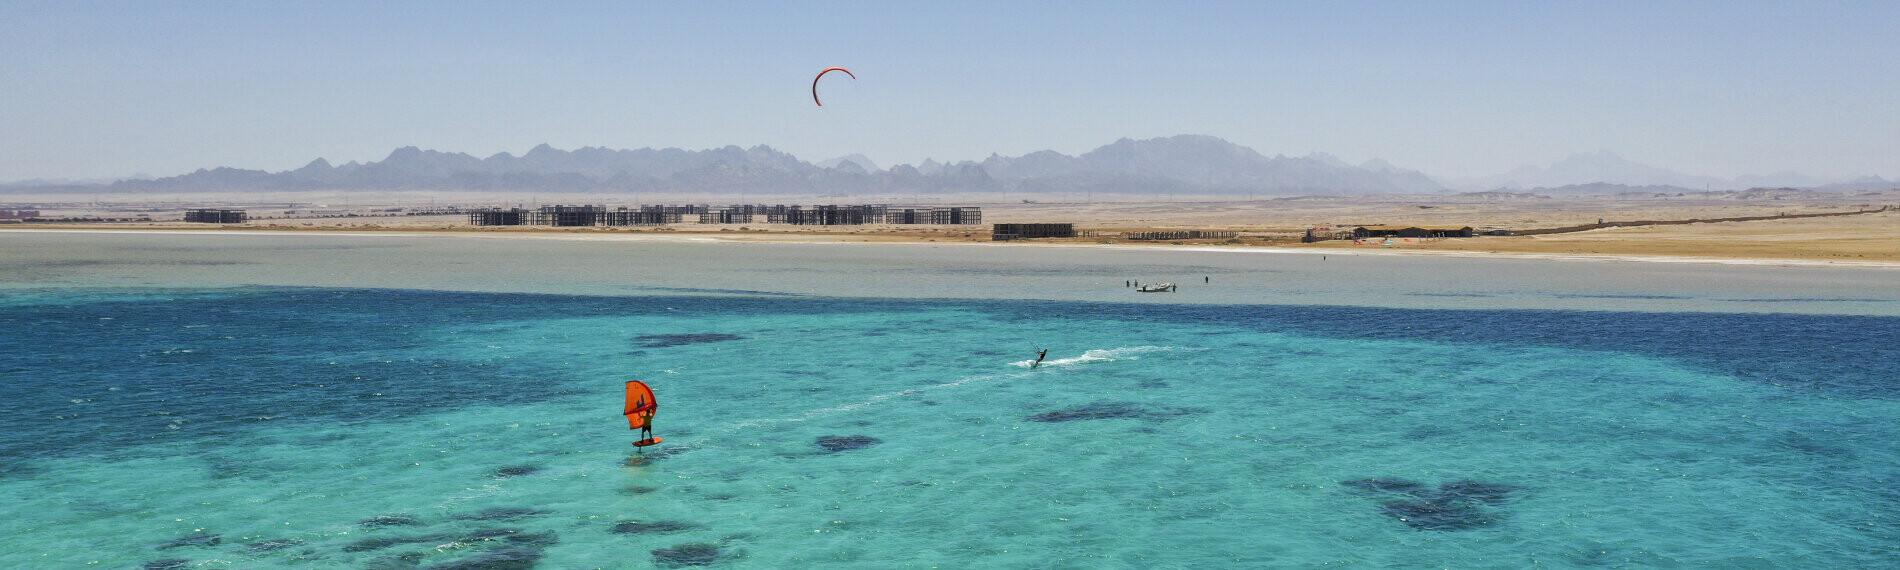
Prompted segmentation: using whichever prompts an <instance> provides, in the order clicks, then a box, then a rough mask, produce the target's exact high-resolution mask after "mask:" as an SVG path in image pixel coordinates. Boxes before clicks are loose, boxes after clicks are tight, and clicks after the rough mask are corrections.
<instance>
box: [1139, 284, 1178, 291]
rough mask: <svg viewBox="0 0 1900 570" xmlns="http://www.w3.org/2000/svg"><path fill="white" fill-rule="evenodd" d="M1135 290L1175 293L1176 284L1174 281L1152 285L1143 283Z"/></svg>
mask: <svg viewBox="0 0 1900 570" xmlns="http://www.w3.org/2000/svg"><path fill="white" fill-rule="evenodd" d="M1135 292H1137V293H1173V292H1174V284H1173V283H1155V284H1152V285H1142V286H1140V287H1137V288H1135Z"/></svg>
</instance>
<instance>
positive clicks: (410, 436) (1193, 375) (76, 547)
mask: <svg viewBox="0 0 1900 570" xmlns="http://www.w3.org/2000/svg"><path fill="white" fill-rule="evenodd" d="M135 275H136V273H135ZM153 279H154V280H157V281H165V280H167V279H171V278H169V277H165V278H159V277H153ZM117 285H118V286H116V287H110V288H99V287H83V288H73V287H33V288H28V287H20V288H14V289H8V290H6V292H4V293H0V414H5V417H8V418H11V419H10V420H9V421H8V423H7V427H8V429H6V430H4V432H0V452H4V453H0V456H3V457H6V458H7V459H6V460H5V462H4V464H0V499H3V500H5V501H6V502H7V503H8V504H9V505H11V507H10V509H9V513H10V515H11V516H9V517H5V518H4V519H0V565H4V566H7V567H68V566H80V565H86V564H90V563H97V565H100V566H104V567H115V568H123V567H138V566H141V565H145V564H148V563H159V564H160V566H163V565H165V564H177V565H181V566H184V567H240V568H257V567H279V566H288V567H311V568H327V567H380V568H399V567H436V566H447V567H456V566H455V565H457V564H460V565H462V566H460V567H488V568H507V567H526V566H528V565H534V564H538V565H540V566H544V567H551V568H553V567H559V568H568V567H581V568H585V567H614V568H618V567H629V566H631V567H652V566H660V567H669V566H681V565H690V564H698V563H709V564H714V565H720V566H735V567H788V566H805V567H809V566H819V565H824V566H847V567H849V566H861V567H890V566H900V565H901V566H922V565H940V566H947V567H978V566H1084V567H1097V566H1164V567H1186V566H1193V567H1231V566H1280V565H1286V566H1316V565H1351V566H1367V565H1399V566H1446V567H1527V566H1532V567H1537V566H1541V567H1580V566H1610V567H1653V566H1667V565H1688V566H1724V567H1733V566H1764V567H1768V566H1773V567H1874V566H1883V565H1890V564H1892V563H1893V561H1894V560H1895V559H1896V557H1897V556H1900V519H1896V516H1900V515H1896V513H1900V492H1897V491H1895V490H1894V489H1895V488H1896V487H1895V485H1894V482H1895V478H1896V476H1900V446H1897V445H1896V444H1894V443H1893V442H1894V441H1900V401H1897V400H1896V396H1900V377H1897V376H1896V373H1895V369H1894V367H1893V365H1892V363H1893V362H1895V361H1897V360H1900V319H1897V318H1894V317H1888V316H1841V315H1797V314H1776V313H1746V314H1744V313H1724V312H1709V311H1697V312H1635V311H1631V310H1620V311H1537V310H1517V309H1510V310H1495V309H1494V310H1476V309H1464V310H1442V309H1422V308H1393V307H1375V306H1320V305H1256V304H1191V305H1175V304H1162V303H1157V302H1154V301H1143V302H1142V303H1127V302H1081V301H1011V300H941V299H938V300H928V299H901V298H896V297H902V296H906V295H905V294H904V293H903V292H893V293H892V294H891V297H892V298H846V297H831V296H784V295H746V294H740V293H733V292H724V293H717V294H701V293H697V292H693V293H692V294H682V292H653V291H636V292H633V293H631V294H626V295H614V296H604V295H549V294H525V293H494V292H462V291H450V290H425V289H417V288H405V289H387V288H360V287H309V288H299V287H290V288H286V287H265V286H236V287H228V286H220V287H216V288H206V287H201V286H168V287H163V288H154V287H150V286H143V287H142V286H137V285H134V284H129V283H118V284H117ZM722 288H723V287H722ZM1566 293H1568V292H1566ZM1552 294H1553V295H1554V294H1557V293H1552ZM1751 294H1755V295H1760V296H1762V297H1768V296H1775V295H1787V294H1789V292H1787V291H1779V290H1774V289H1764V290H1760V291H1754V292H1751ZM1688 296H1692V297H1696V298H1698V299H1705V298H1708V296H1707V295H1700V294H1694V293H1693V292H1690V294H1689V295H1688ZM1383 301H1384V302H1390V303H1399V302H1402V301H1395V300H1383ZM1641 302H1648V301H1647V300H1643V301H1641ZM1044 347H1046V348H1049V349H1050V352H1049V359H1048V361H1046V362H1045V363H1044V364H1043V365H1042V366H1040V367H1037V368H1028V367H1026V364H1025V362H1024V361H1025V359H1033V356H1034V352H1035V350H1036V349H1038V348H1044ZM629 378H642V379H645V380H647V381H648V382H649V383H651V384H652V385H653V386H654V387H655V389H656V390H657V391H658V393H659V395H660V398H661V401H662V409H661V412H660V415H659V417H658V419H657V421H656V433H657V434H658V435H661V436H663V437H665V438H666V443H664V444H661V445H660V446H656V447H653V448H649V449H648V450H647V451H646V452H645V453H637V452H635V451H634V450H633V449H632V448H630V447H629V446H627V442H628V441H631V440H632V439H634V437H633V434H630V433H629V432H627V431H626V429H625V427H624V422H623V420H622V419H621V418H620V417H619V416H618V410H617V409H616V407H617V406H619V405H620V399H619V398H620V395H619V390H620V386H621V382H622V381H624V380H626V379H629Z"/></svg>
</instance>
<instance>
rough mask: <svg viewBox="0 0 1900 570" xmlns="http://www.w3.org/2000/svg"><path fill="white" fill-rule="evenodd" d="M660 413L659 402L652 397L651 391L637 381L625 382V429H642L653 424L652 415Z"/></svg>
mask: <svg viewBox="0 0 1900 570" xmlns="http://www.w3.org/2000/svg"><path fill="white" fill-rule="evenodd" d="M658 411H660V401H659V399H657V398H654V397H653V389H652V388H648V387H647V383H645V382H641V381H639V380H630V381H628V382H627V411H626V412H625V413H626V415H627V429H643V428H645V427H647V425H648V424H651V423H653V413H654V412H658Z"/></svg>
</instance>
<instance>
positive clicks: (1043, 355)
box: [1029, 348, 1049, 368]
mask: <svg viewBox="0 0 1900 570" xmlns="http://www.w3.org/2000/svg"><path fill="white" fill-rule="evenodd" d="M1048 357H1049V349H1047V348H1045V349H1042V352H1038V353H1036V362H1035V363H1034V364H1030V365H1029V367H1030V368H1035V367H1038V366H1042V359H1044V358H1048Z"/></svg>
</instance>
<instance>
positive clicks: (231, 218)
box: [185, 208, 246, 224]
mask: <svg viewBox="0 0 1900 570" xmlns="http://www.w3.org/2000/svg"><path fill="white" fill-rule="evenodd" d="M245 219H246V215H245V213H244V210H213V209H209V208H199V209H195V210H185V221H187V222H194V223H200V224H242V223H244V220H245Z"/></svg>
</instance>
